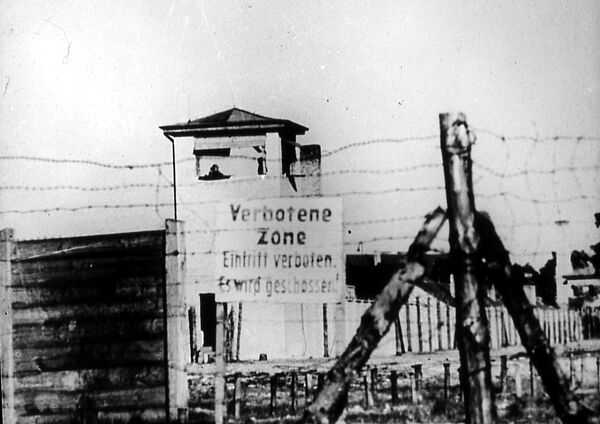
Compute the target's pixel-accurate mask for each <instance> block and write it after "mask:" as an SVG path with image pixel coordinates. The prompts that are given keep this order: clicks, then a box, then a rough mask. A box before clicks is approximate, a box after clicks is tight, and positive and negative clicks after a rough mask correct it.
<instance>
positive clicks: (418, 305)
mask: <svg viewBox="0 0 600 424" xmlns="http://www.w3.org/2000/svg"><path fill="white" fill-rule="evenodd" d="M415 303H416V308H417V341H418V343H419V353H420V352H423V330H422V328H421V300H420V299H419V296H417V297H416V298H415Z"/></svg>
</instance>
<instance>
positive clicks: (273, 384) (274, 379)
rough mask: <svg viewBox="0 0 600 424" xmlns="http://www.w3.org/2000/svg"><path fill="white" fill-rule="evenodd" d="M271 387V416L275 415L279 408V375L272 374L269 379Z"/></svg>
mask: <svg viewBox="0 0 600 424" xmlns="http://www.w3.org/2000/svg"><path fill="white" fill-rule="evenodd" d="M269 385H270V387H271V396H270V399H269V414H271V415H275V409H276V408H277V374H272V375H271V376H270V377H269Z"/></svg>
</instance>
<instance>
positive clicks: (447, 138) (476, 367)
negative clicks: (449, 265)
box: [439, 113, 494, 424]
mask: <svg viewBox="0 0 600 424" xmlns="http://www.w3.org/2000/svg"><path fill="white" fill-rule="evenodd" d="M439 118H440V146H441V151H442V159H443V165H444V180H445V184H446V200H447V203H448V222H449V224H450V250H451V255H452V257H453V259H454V260H455V261H456V265H455V267H454V272H453V275H454V285H455V297H456V326H457V336H458V338H459V343H458V347H459V353H460V359H461V367H462V368H463V373H464V376H465V378H464V379H463V381H462V383H463V392H464V394H465V402H464V403H465V415H466V418H467V419H466V421H467V422H468V423H471V424H486V423H493V422H494V415H493V404H494V400H493V392H492V378H491V371H490V368H491V361H490V351H489V345H490V333H489V326H488V320H487V316H486V313H485V305H484V296H485V288H484V287H483V285H482V281H481V276H480V275H478V273H479V272H478V271H477V268H478V267H477V265H476V263H475V261H476V255H475V254H476V251H477V249H478V247H479V235H478V234H477V231H476V230H475V201H474V193H473V190H472V187H473V182H472V172H471V167H472V162H471V145H472V143H473V141H474V139H473V137H472V135H471V133H470V132H469V129H468V126H467V123H466V117H465V115H464V114H462V113H459V114H457V115H455V116H452V115H451V114H448V113H446V114H440V116H439Z"/></svg>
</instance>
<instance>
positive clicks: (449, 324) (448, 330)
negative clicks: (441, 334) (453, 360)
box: [446, 303, 454, 350]
mask: <svg viewBox="0 0 600 424" xmlns="http://www.w3.org/2000/svg"><path fill="white" fill-rule="evenodd" d="M452 334H453V331H452V320H451V319H450V305H448V304H447V303H446V336H447V337H448V350H451V349H453V348H454V343H453V342H452Z"/></svg>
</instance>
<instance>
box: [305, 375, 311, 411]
mask: <svg viewBox="0 0 600 424" xmlns="http://www.w3.org/2000/svg"><path fill="white" fill-rule="evenodd" d="M309 380H310V381H309ZM311 383H312V376H309V374H308V373H304V405H308V404H309V403H310V390H311Z"/></svg>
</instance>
